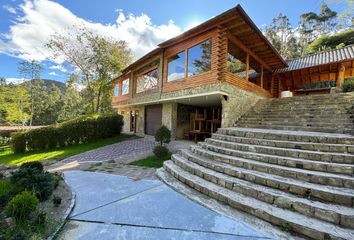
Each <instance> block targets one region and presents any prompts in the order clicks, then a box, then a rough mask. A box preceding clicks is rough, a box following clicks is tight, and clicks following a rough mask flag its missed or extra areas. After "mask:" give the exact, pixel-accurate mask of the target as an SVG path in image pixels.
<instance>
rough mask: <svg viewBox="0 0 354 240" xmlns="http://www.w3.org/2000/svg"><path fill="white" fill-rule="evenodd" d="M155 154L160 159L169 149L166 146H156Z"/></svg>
mask: <svg viewBox="0 0 354 240" xmlns="http://www.w3.org/2000/svg"><path fill="white" fill-rule="evenodd" d="M153 152H154V154H155V156H156V157H157V158H159V159H163V158H164V157H166V156H167V155H168V149H167V148H166V147H165V146H161V145H159V146H156V147H154V149H153Z"/></svg>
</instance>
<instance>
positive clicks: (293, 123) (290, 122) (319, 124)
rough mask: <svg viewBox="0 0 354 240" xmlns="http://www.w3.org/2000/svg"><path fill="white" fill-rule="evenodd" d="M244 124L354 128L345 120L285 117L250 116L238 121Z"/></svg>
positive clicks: (353, 124) (239, 123) (353, 125)
mask: <svg viewBox="0 0 354 240" xmlns="http://www.w3.org/2000/svg"><path fill="white" fill-rule="evenodd" d="M242 124H250V125H252V124H257V125H259V124H260V125H264V126H272V125H276V126H299V127H324V128H327V127H331V128H334V127H336V128H353V127H354V123H351V122H349V123H344V122H338V123H334V122H332V123H328V122H318V121H313V120H310V121H306V122H301V121H295V120H290V119H284V120H280V121H274V120H250V119H248V118H242V120H241V121H239V122H237V125H242Z"/></svg>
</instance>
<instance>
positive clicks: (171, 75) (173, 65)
mask: <svg viewBox="0 0 354 240" xmlns="http://www.w3.org/2000/svg"><path fill="white" fill-rule="evenodd" d="M185 56H186V55H185V52H184V51H183V52H180V53H178V54H176V55H174V56H172V57H170V58H168V66H167V68H168V75H167V81H168V82H170V81H174V80H177V79H182V78H184V66H185V59H186V58H185Z"/></svg>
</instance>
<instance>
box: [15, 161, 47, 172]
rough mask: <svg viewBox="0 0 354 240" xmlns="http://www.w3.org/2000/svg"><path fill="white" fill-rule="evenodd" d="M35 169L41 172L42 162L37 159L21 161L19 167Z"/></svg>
mask: <svg viewBox="0 0 354 240" xmlns="http://www.w3.org/2000/svg"><path fill="white" fill-rule="evenodd" d="M28 168H29V169H36V170H38V171H39V172H43V164H42V163H41V162H38V161H34V162H26V163H23V164H22V165H21V167H20V169H28Z"/></svg>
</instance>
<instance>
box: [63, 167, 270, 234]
mask: <svg viewBox="0 0 354 240" xmlns="http://www.w3.org/2000/svg"><path fill="white" fill-rule="evenodd" d="M65 179H66V181H67V183H68V184H69V185H70V186H71V187H72V189H73V191H75V192H76V198H77V199H76V206H75V208H74V211H73V213H72V214H71V217H70V220H69V222H68V223H67V224H66V225H65V227H64V229H63V231H62V233H61V235H60V236H59V239H61V240H66V239H70V240H72V239H85V240H90V239H93V240H97V239H107V240H109V239H119V240H148V239H149V240H150V239H151V240H168V239H176V240H189V239H190V240H192V239H198V240H214V239H218V240H231V239H237V240H239V239H242V240H243V239H272V238H271V237H269V236H266V235H265V234H263V233H261V232H259V231H256V230H255V229H253V228H252V227H250V226H248V225H247V224H245V223H242V222H239V221H237V220H233V219H231V218H228V217H225V216H223V215H221V214H218V213H216V212H213V211H211V210H209V209H207V208H205V207H202V206H201V205H198V204H196V203H194V202H193V201H191V200H189V199H187V198H186V197H184V196H183V195H181V194H179V193H177V192H175V191H173V190H172V189H170V188H169V187H167V186H166V185H164V184H163V183H162V182H160V181H158V180H140V181H134V180H132V179H130V178H128V177H123V176H116V175H110V174H104V173H93V172H83V171H67V172H65Z"/></svg>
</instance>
